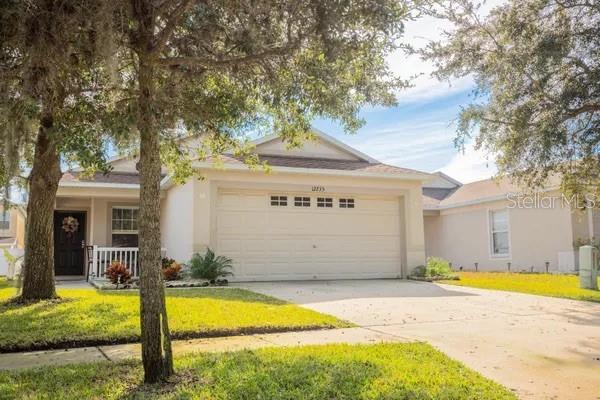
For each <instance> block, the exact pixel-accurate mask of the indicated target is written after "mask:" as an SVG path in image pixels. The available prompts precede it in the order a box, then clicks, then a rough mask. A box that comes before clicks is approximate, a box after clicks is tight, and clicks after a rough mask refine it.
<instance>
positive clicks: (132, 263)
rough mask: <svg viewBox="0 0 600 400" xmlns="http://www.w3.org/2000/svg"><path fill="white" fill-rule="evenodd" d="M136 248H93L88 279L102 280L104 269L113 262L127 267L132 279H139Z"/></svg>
mask: <svg viewBox="0 0 600 400" xmlns="http://www.w3.org/2000/svg"><path fill="white" fill-rule="evenodd" d="M138 253H139V249H138V248H137V247H99V246H93V248H92V254H91V260H88V263H89V268H90V271H89V277H90V278H91V279H98V278H104V274H105V273H106V269H107V268H108V267H110V264H111V263H112V262H114V261H118V262H120V263H121V264H124V265H125V266H127V269H129V272H130V274H131V276H132V277H139V275H140V264H139V258H138ZM161 254H162V255H163V256H164V255H165V254H166V249H161Z"/></svg>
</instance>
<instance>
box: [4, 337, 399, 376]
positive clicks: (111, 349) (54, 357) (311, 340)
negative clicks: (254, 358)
mask: <svg viewBox="0 0 600 400" xmlns="http://www.w3.org/2000/svg"><path fill="white" fill-rule="evenodd" d="M395 341H408V340H407V339H405V338H402V337H398V336H395V335H392V334H387V333H381V332H378V331H376V330H373V329H368V328H346V329H328V330H316V331H303V332H285V333H272V334H263V335H247V336H228V337H222V338H210V339H191V340H176V341H174V342H173V354H174V355H175V356H177V355H181V354H185V353H192V352H219V351H236V350H243V349H257V348H260V347H270V346H301V345H311V344H328V343H339V342H344V343H364V344H368V343H379V342H395ZM140 349H141V345H140V344H139V343H133V344H120V345H113V346H94V347H79V348H74V349H65V350H46V351H33V352H26V353H6V354H0V370H16V369H23V368H33V367H42V366H50V365H52V366H57V365H65V364H73V363H86V362H99V361H107V360H108V361H120V360H124V359H128V358H140V357H141V356H140V353H141V350H140Z"/></svg>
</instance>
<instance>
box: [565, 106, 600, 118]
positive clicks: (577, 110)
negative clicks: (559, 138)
mask: <svg viewBox="0 0 600 400" xmlns="http://www.w3.org/2000/svg"><path fill="white" fill-rule="evenodd" d="M599 111H600V103H591V104H585V105H583V106H581V107H577V108H571V109H567V115H566V116H567V118H566V119H569V118H573V117H576V116H578V115H580V114H585V113H589V112H591V113H595V112H599Z"/></svg>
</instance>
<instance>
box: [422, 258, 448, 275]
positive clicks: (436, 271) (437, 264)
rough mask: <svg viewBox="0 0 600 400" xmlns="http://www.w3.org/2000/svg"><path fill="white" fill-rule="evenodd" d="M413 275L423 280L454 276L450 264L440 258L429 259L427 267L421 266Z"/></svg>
mask: <svg viewBox="0 0 600 400" xmlns="http://www.w3.org/2000/svg"><path fill="white" fill-rule="evenodd" d="M413 275H414V276H418V277H421V278H437V277H445V276H450V275H452V269H451V268H450V263H448V261H446V260H444V259H443V258H439V257H429V258H428V259H427V265H419V266H418V267H416V268H415V269H413Z"/></svg>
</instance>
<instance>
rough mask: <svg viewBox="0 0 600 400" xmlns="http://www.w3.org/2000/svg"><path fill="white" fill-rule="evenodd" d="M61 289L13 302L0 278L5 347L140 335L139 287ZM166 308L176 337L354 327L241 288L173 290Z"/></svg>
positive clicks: (0, 341)
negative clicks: (54, 296)
mask: <svg viewBox="0 0 600 400" xmlns="http://www.w3.org/2000/svg"><path fill="white" fill-rule="evenodd" d="M58 294H59V295H60V296H61V297H62V299H61V300H60V301H45V302H41V303H36V304H32V305H27V306H22V305H13V304H9V303H7V302H6V300H8V299H9V298H10V297H12V296H14V295H15V289H14V288H12V287H9V286H8V284H7V282H6V280H4V279H3V278H0V327H1V328H0V352H2V351H15V350H19V349H43V348H63V347H73V346H81V345H86V344H95V343H123V342H131V341H137V340H138V338H139V331H140V326H139V296H138V292H137V291H110V292H107V291H95V290H85V289H77V290H76V289H63V290H59V291H58ZM167 308H168V314H169V325H170V328H171V332H172V333H173V336H174V337H175V338H186V337H204V336H223V335H234V334H240V333H251V332H274V331H284V330H300V329H310V328H315V329H317V328H334V327H343V326H350V324H348V323H346V322H343V321H340V320H338V319H336V318H334V317H332V316H329V315H325V314H321V313H318V312H316V311H312V310H308V309H305V308H301V307H298V306H296V305H294V304H290V303H287V302H284V301H281V300H278V299H275V298H273V297H268V296H264V295H261V294H258V293H254V292H250V291H247V290H242V289H229V288H226V289H224V288H216V289H205V288H199V289H170V290H167Z"/></svg>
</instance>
